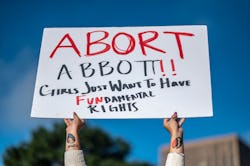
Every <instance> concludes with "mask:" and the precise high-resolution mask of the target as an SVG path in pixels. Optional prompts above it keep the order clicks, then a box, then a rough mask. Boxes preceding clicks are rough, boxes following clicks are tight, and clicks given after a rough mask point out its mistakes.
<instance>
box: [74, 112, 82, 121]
mask: <svg viewBox="0 0 250 166" xmlns="http://www.w3.org/2000/svg"><path fill="white" fill-rule="evenodd" d="M73 117H74V120H76V121H78V122H81V121H82V120H81V119H80V118H79V116H78V115H77V113H75V112H74V113H73Z"/></svg>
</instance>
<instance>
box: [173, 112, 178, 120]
mask: <svg viewBox="0 0 250 166" xmlns="http://www.w3.org/2000/svg"><path fill="white" fill-rule="evenodd" d="M171 118H172V119H174V120H177V118H178V117H177V112H175V113H174V114H173V115H172V116H171Z"/></svg>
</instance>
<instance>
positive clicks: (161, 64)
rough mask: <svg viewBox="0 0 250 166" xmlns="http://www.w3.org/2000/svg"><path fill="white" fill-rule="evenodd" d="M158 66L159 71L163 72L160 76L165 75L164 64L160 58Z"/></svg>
mask: <svg viewBox="0 0 250 166" xmlns="http://www.w3.org/2000/svg"><path fill="white" fill-rule="evenodd" d="M160 68H161V72H162V73H163V74H162V76H166V74H165V73H164V66H163V61H162V59H161V60H160Z"/></svg>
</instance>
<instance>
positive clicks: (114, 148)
mask: <svg viewBox="0 0 250 166" xmlns="http://www.w3.org/2000/svg"><path fill="white" fill-rule="evenodd" d="M82 130H83V131H81V132H80V134H79V136H80V140H81V145H82V147H84V148H83V151H84V154H85V160H86V163H87V165H88V166H99V165H101V166H149V165H150V164H149V163H146V162H127V161H126V160H125V158H126V156H127V155H128V154H129V153H130V146H129V144H128V143H127V142H125V141H124V140H122V139H121V138H112V137H111V136H110V135H108V134H107V133H106V132H104V131H103V130H101V129H99V128H93V127H88V126H85V128H84V129H82ZM64 146H65V125H64V124H63V123H56V124H55V125H54V127H53V128H52V129H51V130H48V129H46V128H43V127H40V128H38V129H36V130H35V131H33V132H32V137H31V140H30V141H29V142H27V143H21V144H20V145H18V146H16V147H9V148H7V149H6V151H5V152H4V154H3V160H4V165H6V166H34V165H36V166H61V165H63V163H64V162H63V161H64V158H63V156H64V148H65V147H64Z"/></svg>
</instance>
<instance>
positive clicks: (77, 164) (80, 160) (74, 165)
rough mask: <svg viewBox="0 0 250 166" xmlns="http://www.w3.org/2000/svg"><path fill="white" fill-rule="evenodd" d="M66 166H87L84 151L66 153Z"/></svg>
mask: <svg viewBox="0 0 250 166" xmlns="http://www.w3.org/2000/svg"><path fill="white" fill-rule="evenodd" d="M64 165H65V166H87V165H86V163H85V160H84V155H83V151H82V150H69V151H66V152H65V153H64Z"/></svg>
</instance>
